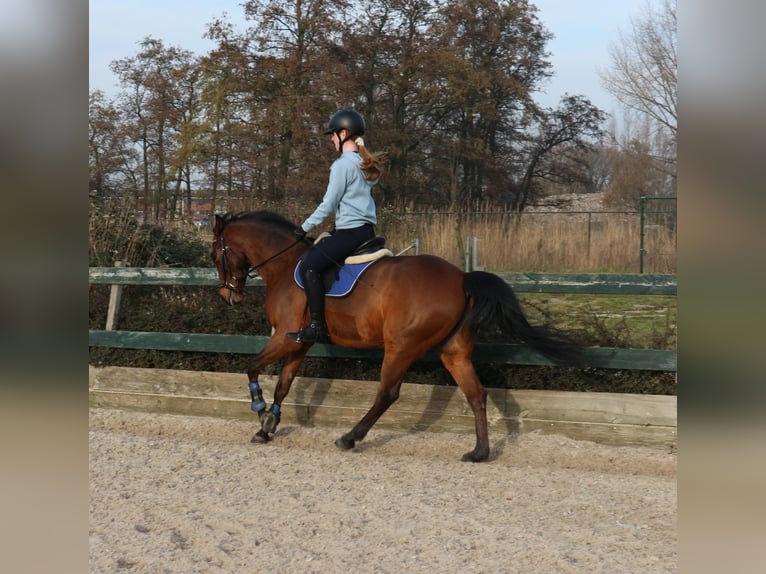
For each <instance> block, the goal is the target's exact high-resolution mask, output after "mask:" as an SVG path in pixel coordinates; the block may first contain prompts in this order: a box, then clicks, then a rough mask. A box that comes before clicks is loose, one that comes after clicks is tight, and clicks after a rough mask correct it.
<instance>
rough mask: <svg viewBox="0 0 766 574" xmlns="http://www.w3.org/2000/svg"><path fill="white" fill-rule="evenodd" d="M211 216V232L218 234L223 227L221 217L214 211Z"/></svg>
mask: <svg viewBox="0 0 766 574" xmlns="http://www.w3.org/2000/svg"><path fill="white" fill-rule="evenodd" d="M213 218H214V219H213V233H215V234H216V235H218V234H219V233H221V230H222V229H223V217H221V216H220V215H218V214H217V213H216V214H215V215H214V216H213Z"/></svg>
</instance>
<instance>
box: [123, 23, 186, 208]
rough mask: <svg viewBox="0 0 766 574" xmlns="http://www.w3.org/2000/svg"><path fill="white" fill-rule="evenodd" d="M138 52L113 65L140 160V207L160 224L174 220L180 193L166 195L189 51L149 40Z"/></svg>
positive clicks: (171, 176) (181, 121)
mask: <svg viewBox="0 0 766 574" xmlns="http://www.w3.org/2000/svg"><path fill="white" fill-rule="evenodd" d="M140 47H141V50H140V51H139V53H138V54H137V55H136V56H134V57H130V58H124V59H122V60H116V61H114V62H112V64H111V66H110V67H111V69H112V71H113V72H114V73H115V74H116V75H117V76H118V78H119V80H120V83H121V84H122V85H123V86H124V88H125V91H124V92H123V93H122V96H121V107H122V112H123V114H124V115H125V118H126V120H127V121H126V124H127V126H128V129H129V130H130V133H131V137H132V139H133V141H134V142H135V143H136V144H137V145H138V146H139V149H140V155H141V166H140V169H141V172H142V178H141V180H142V182H143V185H142V188H143V189H142V194H141V198H140V201H139V203H140V205H141V207H142V208H143V209H142V211H143V212H144V217H145V218H147V219H149V220H154V221H156V220H157V219H159V218H160V217H162V218H165V217H172V216H173V213H174V210H175V204H174V199H175V198H176V197H177V194H171V193H169V192H168V184H169V182H170V181H173V180H175V179H176V177H177V174H176V173H173V170H172V169H169V167H171V168H172V163H171V157H172V155H173V153H175V150H176V147H177V144H178V142H177V140H175V139H174V136H175V135H176V134H177V133H178V131H180V129H181V125H182V124H183V117H184V114H183V109H184V105H185V104H184V98H185V96H184V94H183V90H182V89H181V86H182V82H181V78H183V76H184V74H185V73H186V72H187V71H188V70H189V69H190V67H191V52H189V51H187V50H181V49H179V48H175V47H170V48H167V47H165V46H164V44H163V43H162V41H161V40H157V39H154V38H151V37H146V38H144V40H143V41H142V42H141V43H140Z"/></svg>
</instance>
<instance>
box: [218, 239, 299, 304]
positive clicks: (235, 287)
mask: <svg viewBox="0 0 766 574" xmlns="http://www.w3.org/2000/svg"><path fill="white" fill-rule="evenodd" d="M218 240H219V242H220V243H221V269H222V270H223V275H224V278H226V277H231V281H223V282H221V283H219V284H218V288H219V289H220V288H222V287H226V288H227V289H228V290H229V291H231V292H232V293H237V294H238V295H241V294H242V293H244V290H245V281H247V279H248V278H249V279H254V278H255V277H258V269H260V268H261V267H263V266H265V265H266V264H267V263H270V262H271V261H273V260H274V259H276V258H277V257H279V256H280V255H282V254H283V253H286V252H287V251H289V250H290V249H292V248H293V247H295V246H296V245H298V244H299V243H301V242H302V241H306V239H304V238H303V237H299V238H298V239H296V240H295V241H293V242H292V243H291V244H290V245H288V246H287V247H285V248H284V249H282V250H280V251H277V252H276V253H275V254H274V255H272V256H271V257H269V258H267V259H265V260H264V261H261V262H260V263H259V264H258V265H250V264H249V262H248V261H247V259H245V258H243V259H245V263H248V267H247V270H246V271H245V274H244V275H242V276H240V277H238V276H237V275H235V273H234V270H233V269H232V268H231V266H230V265H229V260H228V259H227V258H226V253H227V252H229V253H234V251H233V250H232V249H231V247H229V246H228V245H227V244H226V241H225V240H224V238H223V230H221V233H220V234H219V235H218ZM234 255H235V256H237V257H239V255H237V254H236V253H234ZM240 283H241V285H242V287H239V285H240Z"/></svg>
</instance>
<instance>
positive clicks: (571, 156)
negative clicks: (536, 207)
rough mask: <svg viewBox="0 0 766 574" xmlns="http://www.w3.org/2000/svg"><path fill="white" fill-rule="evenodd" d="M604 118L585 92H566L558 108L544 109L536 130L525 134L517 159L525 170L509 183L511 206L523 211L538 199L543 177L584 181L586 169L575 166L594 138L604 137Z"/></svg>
mask: <svg viewBox="0 0 766 574" xmlns="http://www.w3.org/2000/svg"><path fill="white" fill-rule="evenodd" d="M605 119H606V115H605V114H604V112H603V111H601V110H599V109H598V108H597V107H596V106H594V105H593V104H591V102H590V100H588V99H587V98H585V97H583V96H570V95H565V96H563V97H562V99H561V103H560V105H559V107H558V108H556V109H554V110H544V111H542V112H541V114H540V116H539V118H538V120H537V122H536V124H535V126H534V130H530V131H528V133H527V136H526V137H525V138H524V139H525V145H524V146H523V148H522V150H521V153H520V155H519V158H518V160H517V163H518V165H521V166H523V171H522V172H521V175H520V176H515V177H514V178H513V181H512V182H511V183H510V184H509V186H508V188H509V191H510V193H509V194H508V195H509V197H508V200H507V203H508V204H509V207H510V208H511V210H513V211H518V212H521V211H523V210H524V208H526V207H527V206H528V205H529V203H531V201H532V200H534V199H536V196H537V195H538V194H539V192H540V191H541V184H542V182H544V181H553V182H563V181H567V180H569V181H572V180H573V179H580V181H581V182H582V181H583V179H584V174H583V171H582V170H576V169H573V166H575V165H577V163H578V161H579V160H581V159H582V155H581V154H582V152H584V151H590V150H591V143H592V142H593V141H599V140H600V139H601V137H602V136H603V131H602V129H601V125H602V124H603V122H604V120H605ZM554 152H557V153H555V154H554Z"/></svg>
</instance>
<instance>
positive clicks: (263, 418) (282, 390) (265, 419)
mask: <svg viewBox="0 0 766 574" xmlns="http://www.w3.org/2000/svg"><path fill="white" fill-rule="evenodd" d="M272 340H273V339H272ZM269 343H271V341H269ZM290 347H291V348H293V350H292V351H291V352H288V353H287V354H286V355H284V357H285V363H284V366H283V367H282V370H281V371H280V373H279V378H278V379H277V384H276V387H275V388H274V402H273V403H272V404H271V407H269V408H268V409H266V401H264V400H263V394H262V392H261V389H260V385H259V384H258V375H259V374H260V371H261V370H262V368H263V367H265V366H266V365H269V364H271V363H273V362H275V361H270V362H268V363H266V362H263V360H262V357H261V355H263V354H264V352H265V351H266V350H267V349H264V351H263V352H261V353H260V354H259V355H257V356H256V358H255V359H254V361H253V364H252V365H251V367H250V369H249V370H248V376H249V378H250V383H249V388H250V396H251V399H252V404H251V408H252V410H253V411H254V412H255V413H256V414H258V417H259V419H260V422H261V430H259V431H258V432H257V433H255V435H253V438H252V442H255V443H265V442H269V441H270V440H271V437H270V436H269V434H273V433H275V432H276V430H277V426H278V425H279V421H280V419H281V417H282V401H283V400H284V399H285V397H286V396H287V393H289V392H290V386H291V385H292V383H293V379H294V378H295V375H296V374H297V373H298V369H299V368H300V366H301V364H302V363H303V359H304V358H305V357H306V352H307V351H308V348H307V347H305V346H302V347H301V348H300V349H298V350H294V345H290ZM267 348H268V345H267ZM276 360H278V359H276Z"/></svg>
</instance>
